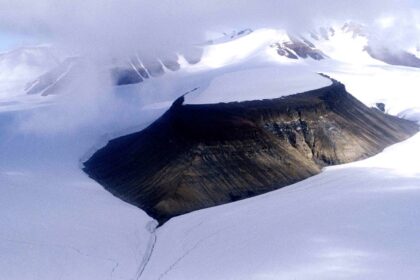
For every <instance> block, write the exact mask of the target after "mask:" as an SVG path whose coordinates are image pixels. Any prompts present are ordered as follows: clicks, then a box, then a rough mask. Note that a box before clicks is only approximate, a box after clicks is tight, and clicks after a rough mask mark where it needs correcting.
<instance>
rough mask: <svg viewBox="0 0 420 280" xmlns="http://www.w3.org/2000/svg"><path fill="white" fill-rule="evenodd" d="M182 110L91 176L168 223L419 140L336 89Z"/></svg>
mask: <svg viewBox="0 0 420 280" xmlns="http://www.w3.org/2000/svg"><path fill="white" fill-rule="evenodd" d="M182 103H183V97H182V98H181V99H179V100H177V101H176V102H175V103H174V105H173V106H172V107H171V108H170V110H169V111H167V112H166V113H165V114H164V115H163V116H162V117H161V118H160V119H158V120H157V121H156V122H155V123H153V124H152V125H150V126H149V127H148V128H146V129H145V130H143V131H141V132H138V133H135V134H132V135H128V136H124V137H121V138H118V139H115V140H112V141H110V142H109V144H108V145H107V146H106V147H104V148H103V149H101V150H99V151H98V152H97V153H95V154H94V155H93V156H92V158H90V159H89V160H88V161H87V162H86V163H85V168H84V170H85V172H86V173H87V174H89V176H91V178H93V179H95V180H96V181H97V182H99V183H100V184H102V185H103V186H104V187H105V188H106V189H107V190H109V191H110V192H111V193H113V194H114V195H116V196H117V197H120V198H122V199H123V200H125V201H127V202H129V203H132V204H134V205H137V206H138V207H140V208H142V209H143V210H145V211H146V212H147V213H148V214H149V215H150V216H152V217H154V218H156V219H157V220H158V221H159V222H160V224H162V223H164V222H165V221H167V220H168V219H170V218H171V217H174V216H177V215H181V214H185V213H188V212H191V211H194V210H198V209H202V208H206V207H211V206H215V205H220V204H224V203H228V202H232V201H236V200H240V199H244V198H248V197H252V196H255V195H259V194H262V193H266V192H269V191H272V190H275V189H278V188H281V187H283V186H286V185H290V184H292V183H295V182H297V181H300V180H303V179H305V178H308V177H310V176H312V175H315V174H317V173H319V172H320V170H321V168H322V167H324V166H328V165H333V164H341V163H347V162H351V161H355V160H359V159H363V158H367V157H369V156H372V155H375V154H376V153H378V152H380V151H382V150H383V149H384V148H385V147H387V146H388V145H390V144H393V143H396V142H399V141H402V140H404V139H407V138H408V137H410V136H411V135H413V134H414V133H416V132H417V131H418V126H417V125H416V124H414V123H412V122H409V121H406V120H402V119H398V118H396V117H393V116H389V115H386V114H384V113H382V112H380V111H379V110H377V109H372V108H368V107H366V106H365V105H363V104H362V103H361V102H359V101H358V100H356V99H355V98H354V97H352V96H351V95H350V94H349V93H347V92H346V90H345V87H344V85H342V84H340V83H338V82H335V81H334V83H333V84H332V85H331V86H328V87H325V88H322V89H318V90H313V91H310V92H305V93H301V94H296V95H291V96H287V97H283V98H278V99H273V100H260V101H249V102H239V103H226V104H213V105H182Z"/></svg>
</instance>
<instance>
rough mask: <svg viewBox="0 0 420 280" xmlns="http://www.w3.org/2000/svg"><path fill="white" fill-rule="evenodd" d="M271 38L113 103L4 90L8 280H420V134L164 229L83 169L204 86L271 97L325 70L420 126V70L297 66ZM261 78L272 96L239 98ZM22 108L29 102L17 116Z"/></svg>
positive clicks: (220, 48)
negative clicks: (98, 152) (113, 141)
mask: <svg viewBox="0 0 420 280" xmlns="http://www.w3.org/2000/svg"><path fill="white" fill-rule="evenodd" d="M280 33H281V32H280ZM270 34H271V35H270ZM273 34H277V35H278V34H279V33H278V32H277V31H269V30H263V31H262V32H261V33H260V32H258V31H256V32H253V33H251V34H249V35H247V36H243V37H240V38H238V39H237V40H235V41H232V42H236V43H232V42H227V43H224V44H219V45H212V46H210V47H209V49H208V51H207V52H205V54H206V57H205V58H204V59H203V60H202V62H201V63H199V64H198V65H195V66H190V67H189V68H188V67H187V68H185V69H182V70H181V71H178V72H176V73H168V74H165V75H164V76H163V77H162V78H159V79H151V80H148V81H146V82H144V83H142V84H139V85H129V86H123V87H119V88H118V89H116V90H115V91H112V92H109V93H107V95H98V96H95V95H94V96H93V97H89V96H83V95H82V96H78V95H70V96H68V97H66V95H59V96H57V98H54V99H49V98H46V99H45V98H43V97H40V96H37V97H36V98H35V97H31V96H23V95H16V94H15V93H14V92H13V91H8V90H5V91H3V94H2V95H1V96H2V99H1V102H0V211H1V213H2V214H1V215H0V248H1V254H0V271H1V273H0V279H7V280H22V279H29V280H32V279H42V280H57V279H62V280H63V279H69V280H70V279H78V280H84V279H89V280H96V279H98V280H99V279H101V280H102V279H151V280H154V279H171V280H178V279H179V280H185V279H191V280H195V279H200V280H201V279H203V280H206V279H229V280H232V279H241V280H242V279H381V280H382V279H390V280H391V279H397V278H399V279H408V280H411V279H413V280H414V279H418V275H419V273H420V267H419V265H418V263H419V262H420V242H419V238H418V236H419V233H420V226H419V223H418V220H419V218H420V209H419V207H418V205H419V204H420V165H419V164H418V159H419V158H420V134H417V135H416V136H414V137H413V138H411V139H409V140H407V141H405V142H403V143H399V144H396V145H394V146H392V147H389V148H388V149H386V150H385V151H384V152H383V153H381V154H379V155H377V156H375V157H373V158H370V159H367V160H364V161H360V162H355V163H352V164H346V165H341V166H336V167H330V168H327V169H326V170H325V171H324V172H323V173H321V174H320V175H317V176H314V177H312V178H309V179H307V180H305V181H302V182H300V183H297V184H295V185H292V186H289V187H286V188H283V189H280V190H278V191H275V192H271V193H267V194H265V195H261V196H258V197H254V198H251V199H247V200H243V201H239V202H236V203H232V204H228V205H223V206H218V207H214V208H209V209H204V210H201V211H197V212H194V213H191V214H187V215H184V216H181V217H177V218H174V219H172V220H171V221H169V222H168V223H166V224H165V225H164V226H163V227H161V228H159V229H157V231H156V232H153V225H154V224H153V220H152V219H151V218H150V217H148V216H147V215H146V214H145V213H144V212H143V211H142V210H140V209H137V208H135V207H134V206H131V205H128V204H126V203H124V202H122V201H120V200H119V199H117V198H115V197H114V196H112V195H111V194H109V193H108V192H107V191H105V190H104V189H103V188H102V187H101V186H100V185H99V184H97V183H96V182H94V181H92V180H91V179H89V178H88V177H87V175H85V174H84V173H83V171H82V170H81V169H80V165H79V164H80V160H81V159H85V158H86V157H87V156H89V154H91V153H92V152H93V151H94V150H93V149H98V148H99V147H100V146H102V145H104V144H106V142H107V140H109V139H110V138H113V137H116V136H117V135H121V134H124V133H130V132H131V131H134V130H139V129H142V128H144V127H145V126H146V125H147V124H149V123H150V122H152V121H153V120H155V119H156V118H157V117H159V115H161V114H162V113H163V112H164V111H165V110H166V109H167V108H168V107H169V106H170V104H171V102H172V101H173V100H175V99H176V98H177V97H179V96H180V95H182V94H184V93H186V92H188V91H190V90H192V89H194V88H199V90H197V91H194V92H192V93H190V94H188V95H187V102H191V103H202V102H203V103H212V102H213V103H214V102H218V101H223V102H228V101H234V100H235V99H240V100H248V99H251V98H256V97H257V98H258V99H262V98H271V97H272V96H274V95H276V97H277V96H281V95H284V94H290V93H293V92H292V90H296V92H298V91H304V90H306V89H310V87H321V86H323V84H324V83H326V84H328V80H326V79H324V78H322V77H320V76H319V75H318V74H317V73H319V72H322V73H326V74H328V75H330V76H332V77H333V78H336V79H338V80H339V81H341V82H343V83H344V84H345V85H346V87H347V89H348V90H349V91H350V92H351V93H352V94H354V95H355V96H356V97H357V98H359V99H360V100H362V101H363V102H364V103H365V104H367V105H369V106H370V105H373V104H374V103H376V102H383V103H385V104H386V109H387V110H388V112H390V113H392V114H399V115H401V116H404V117H407V118H410V119H413V120H416V121H419V122H420V97H419V96H420V94H419V93H418V90H419V87H420V84H419V80H418V76H419V75H420V69H414V68H408V67H396V66H388V65H385V64H383V63H379V62H377V61H374V60H373V61H372V60H371V59H370V58H366V59H365V60H364V59H358V60H357V63H352V61H344V60H340V59H339V57H338V56H337V58H336V59H330V60H326V61H323V62H316V61H312V60H310V59H307V60H299V61H291V60H286V59H285V58H279V57H278V56H275V52H274V53H273V52H272V49H271V48H269V44H271V43H272V42H274V41H275V40H272V39H271V38H272V37H271V36H272V35H273ZM281 34H283V33H281ZM277 35H276V36H277ZM250 36H251V37H250ZM250 38H251V39H250ZM276 39H277V38H276ZM238 42H243V43H241V44H240V43H238ZM345 45H346V44H343V45H342V46H341V47H345ZM359 50H360V49H359ZM323 51H325V50H324V49H323ZM273 55H274V56H273ZM327 55H328V53H327ZM359 55H360V56H359V57H363V56H364V54H359ZM222 66H223V67H222ZM245 69H247V70H245ZM263 74H264V75H263ZM299 74H300V75H299ZM0 75H1V74H0ZM253 76H255V77H256V76H258V78H254V79H251V78H252V77H253ZM278 76H281V78H279V79H278V80H277V79H276V83H274V82H273V81H272V79H271V78H276V77H278ZM244 77H248V78H250V79H249V80H245V79H243V78H244ZM1 79H2V81H4V77H3V76H1ZM241 80H242V82H243V83H244V84H245V85H246V86H245V85H244V86H242V85H239V84H238V82H240V81H241ZM253 82H254V83H255V84H256V85H259V86H260V87H261V89H262V90H261V91H262V92H261V93H264V92H267V93H264V94H268V93H270V95H266V96H263V95H259V94H255V92H251V91H248V92H244V95H243V96H241V95H239V92H240V90H245V89H246V88H249V87H251V88H254V89H255V88H257V89H258V87H257V86H254V84H253ZM277 82H278V83H277ZM16 85H17V86H22V87H23V86H24V85H20V84H19V83H16ZM222 89H226V90H227V89H229V90H230V92H229V95H231V96H228V97H226V95H222V94H223V92H222ZM299 89H301V90H299ZM277 90H278V91H279V93H276V91H277ZM280 91H281V92H280ZM139 92H141V94H138V93H139ZM285 92H287V93H285ZM213 95H215V96H213ZM104 96H106V98H105V97H104ZM190 98H191V101H189V100H190ZM200 98H201V100H200ZM74 99H76V100H74ZM45 100H48V102H46V101H45ZM60 100H64V101H65V103H64V104H63V102H60ZM73 100H74V101H73ZM13 102H18V103H19V102H21V103H24V104H26V105H27V106H16V107H14V108H13V110H12V109H10V106H11V103H13ZM72 102H73V103H72ZM45 103H46V104H45ZM67 103H69V104H70V105H68V106H67V107H66V106H64V105H65V104H67ZM97 103H99V104H97ZM38 104H43V105H44V107H37V105H38ZM92 104H94V105H92ZM111 104H112V106H110V105H111ZM88 105H89V106H88ZM70 106H75V108H73V107H71V108H70ZM67 115H68V116H67ZM40 116H42V118H40V119H39V117H40ZM73 119H77V122H72V121H74V120H73ZM86 120H90V121H86ZM98 120H101V121H100V122H98ZM69 122H70V123H71V125H69ZM63 127H64V129H63ZM57 128H60V129H57ZM45 130H47V131H48V132H49V133H44V132H45ZM50 130H53V131H50ZM121 131H124V132H121ZM104 135H108V136H104Z"/></svg>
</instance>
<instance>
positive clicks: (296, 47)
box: [271, 35, 327, 60]
mask: <svg viewBox="0 0 420 280" xmlns="http://www.w3.org/2000/svg"><path fill="white" fill-rule="evenodd" d="M289 37H290V41H287V42H282V43H275V44H273V45H271V47H272V48H275V49H276V50H277V53H278V55H280V56H285V57H287V58H290V59H299V58H303V59H306V58H308V57H310V58H312V59H314V60H323V59H325V58H327V56H326V55H325V54H324V53H323V52H322V51H320V50H318V49H317V48H316V47H315V45H314V44H312V43H311V42H310V41H308V40H306V39H305V38H301V39H298V38H295V37H292V36H290V35H289Z"/></svg>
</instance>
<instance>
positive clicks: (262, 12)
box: [0, 0, 418, 56]
mask: <svg viewBox="0 0 420 280" xmlns="http://www.w3.org/2000/svg"><path fill="white" fill-rule="evenodd" d="M415 2H416V1H413V0H398V1H397V0H353V1H349V0H341V1H339V0H318V1H313V0H298V1H296V0H282V1H280V0H229V1H226V0H211V1H197V0H160V1H159V0H154V1H148V0H60V1H57V0H37V1H33V0H13V1H10V0H0V18H1V19H2V20H1V22H0V30H3V31H6V32H7V33H4V32H3V36H2V37H3V39H0V48H1V47H2V45H3V47H4V46H6V45H7V46H9V45H10V42H5V41H10V40H11V39H10V38H12V39H14V40H15V41H17V42H19V43H22V41H24V40H22V37H21V36H20V35H15V36H16V37H15V38H13V35H10V34H25V36H30V37H32V38H33V37H36V36H40V37H42V38H43V40H48V41H52V42H54V43H56V44H60V45H62V46H66V47H68V48H71V49H74V50H77V51H80V52H86V53H90V54H92V53H97V54H99V53H103V54H108V53H109V52H111V53H113V54H115V55H121V54H126V53H129V52H132V51H138V52H140V53H141V54H142V55H144V56H148V55H151V56H160V55H162V54H163V53H167V52H180V51H181V50H182V49H184V48H187V47H188V46H191V45H194V44H199V43H200V42H203V41H204V40H205V36H206V32H207V31H216V32H222V31H230V30H231V29H234V28H247V27H253V28H257V27H285V28H287V29H288V30H292V31H300V30H305V29H306V30H307V29H309V28H312V27H313V26H314V25H322V24H325V23H327V22H329V21H331V20H343V21H344V20H358V21H362V22H372V21H373V20H374V19H376V18H378V17H383V16H387V15H388V16H389V15H393V16H396V17H400V18H404V19H405V21H407V19H411V13H412V11H413V8H414V7H416V6H418V4H415ZM4 34H8V36H9V38H7V36H4ZM45 34H48V36H44V35H45ZM45 38H48V39H45ZM2 41H3V42H2Z"/></svg>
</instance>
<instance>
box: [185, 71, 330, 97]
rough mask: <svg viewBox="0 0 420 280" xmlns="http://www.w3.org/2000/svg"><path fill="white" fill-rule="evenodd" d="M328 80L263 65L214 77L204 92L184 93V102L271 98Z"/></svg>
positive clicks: (306, 88) (312, 73)
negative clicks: (262, 66)
mask: <svg viewBox="0 0 420 280" xmlns="http://www.w3.org/2000/svg"><path fill="white" fill-rule="evenodd" d="M330 84H331V80H329V79H327V78H324V77H322V76H321V75H318V74H317V73H314V72H313V71H308V70H307V69H305V68H303V67H296V66H290V67H279V66H272V67H264V68H255V69H251V70H249V69H247V70H239V71H235V72H231V73H227V74H224V75H221V76H218V77H216V78H215V79H213V80H212V81H211V83H210V85H209V86H208V87H207V88H206V89H205V90H204V91H201V92H200V91H198V92H193V93H190V94H187V95H186V98H185V103H186V104H211V103H221V102H223V103H227V102H240V101H249V100H259V99H273V98H279V97H282V96H287V95H290V94H295V93H299V92H305V91H308V90H312V89H318V88H322V87H326V86H328V85H330Z"/></svg>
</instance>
